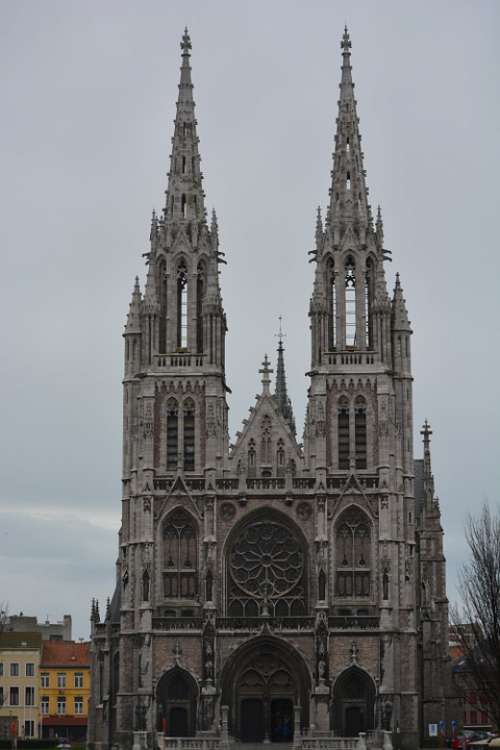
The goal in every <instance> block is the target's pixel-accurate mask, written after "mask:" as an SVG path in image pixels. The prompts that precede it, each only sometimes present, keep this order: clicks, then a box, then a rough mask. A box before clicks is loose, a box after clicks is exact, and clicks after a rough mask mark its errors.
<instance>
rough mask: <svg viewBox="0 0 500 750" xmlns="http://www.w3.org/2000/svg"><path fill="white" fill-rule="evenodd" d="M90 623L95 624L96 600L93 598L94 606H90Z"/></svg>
mask: <svg viewBox="0 0 500 750" xmlns="http://www.w3.org/2000/svg"><path fill="white" fill-rule="evenodd" d="M90 622H95V599H94V597H92V604H91V606H90Z"/></svg>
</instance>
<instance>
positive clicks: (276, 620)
mask: <svg viewBox="0 0 500 750" xmlns="http://www.w3.org/2000/svg"><path fill="white" fill-rule="evenodd" d="M264 623H267V624H268V625H269V627H270V628H271V630H278V631H284V630H311V629H312V628H313V627H314V617H218V618H217V629H218V630H237V631H246V632H250V633H253V632H255V631H257V630H260V628H261V627H262V626H263V625H264Z"/></svg>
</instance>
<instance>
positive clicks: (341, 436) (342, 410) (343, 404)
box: [337, 396, 350, 469]
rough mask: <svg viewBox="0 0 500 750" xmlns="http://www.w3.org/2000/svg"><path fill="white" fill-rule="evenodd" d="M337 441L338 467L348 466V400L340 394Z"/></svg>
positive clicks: (344, 467) (346, 467)
mask: <svg viewBox="0 0 500 750" xmlns="http://www.w3.org/2000/svg"><path fill="white" fill-rule="evenodd" d="M337 442H338V462H339V469H348V468H349V453H350V451H349V401H348V399H347V398H346V397H345V396H341V397H340V398H339V401H338V408H337Z"/></svg>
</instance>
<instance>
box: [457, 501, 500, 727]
mask: <svg viewBox="0 0 500 750" xmlns="http://www.w3.org/2000/svg"><path fill="white" fill-rule="evenodd" d="M465 538H466V540H467V544H468V546H469V551H470V559H469V561H468V562H467V563H465V564H464V565H463V566H462V569H461V570H460V574H459V593H460V595H461V598H462V605H461V607H458V606H455V607H453V608H452V610H451V624H452V628H453V630H454V631H455V638H456V640H457V642H458V643H459V646H460V648H461V650H462V653H463V658H462V662H461V667H460V669H459V670H457V673H456V676H457V680H458V681H459V683H460V685H461V687H463V688H464V689H465V690H467V691H470V692H475V693H476V695H477V694H478V693H479V695H480V696H481V698H480V699H479V700H478V702H480V703H481V707H482V708H483V710H485V711H487V712H488V714H489V718H490V721H491V722H492V723H493V724H494V725H495V726H496V727H500V515H499V514H498V513H496V514H492V513H491V511H490V509H489V506H488V505H487V504H484V505H483V507H482V509H481V512H480V514H479V515H478V516H477V517H476V516H469V517H468V519H467V523H466V527H465Z"/></svg>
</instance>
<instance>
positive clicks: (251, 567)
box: [228, 521, 305, 616]
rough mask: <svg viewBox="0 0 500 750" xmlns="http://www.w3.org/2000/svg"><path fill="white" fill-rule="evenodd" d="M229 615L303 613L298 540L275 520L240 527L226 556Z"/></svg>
mask: <svg viewBox="0 0 500 750" xmlns="http://www.w3.org/2000/svg"><path fill="white" fill-rule="evenodd" d="M228 562H229V565H228V567H229V587H228V590H229V614H230V615H232V616H244V615H246V616H257V615H259V614H260V613H261V610H262V607H263V605H264V604H265V605H267V607H268V610H269V612H270V614H274V615H275V616H290V615H302V614H305V585H304V584H305V555H304V551H303V548H302V545H301V543H300V541H299V539H298V538H297V537H296V536H295V535H294V534H293V532H292V531H291V530H290V529H288V528H287V527H286V526H283V525H281V524H279V523H276V522H275V521H256V522H254V523H252V524H250V525H249V526H247V527H246V528H244V529H243V530H242V531H241V533H240V534H239V536H238V537H237V539H236V540H235V542H234V543H233V545H232V547H231V550H230V553H229V560H228Z"/></svg>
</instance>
